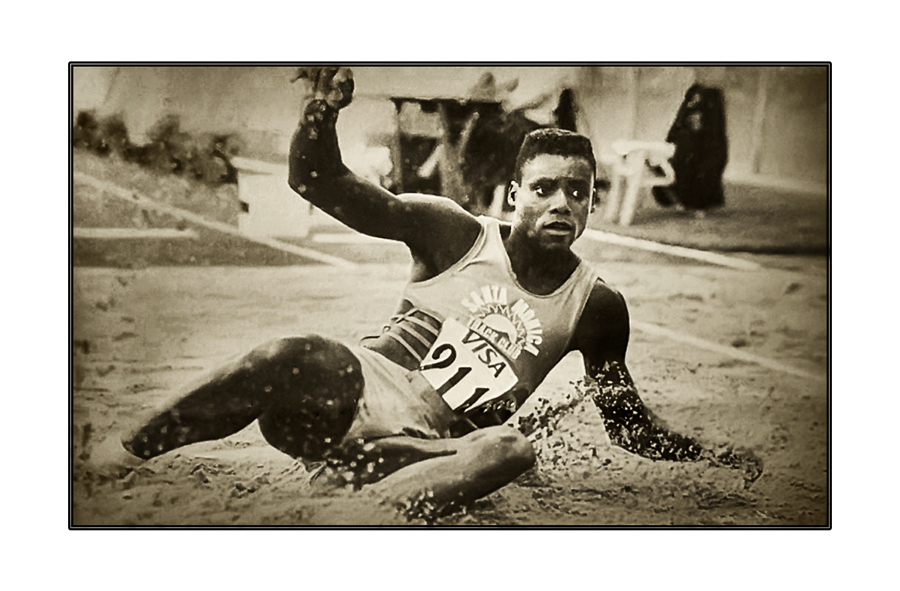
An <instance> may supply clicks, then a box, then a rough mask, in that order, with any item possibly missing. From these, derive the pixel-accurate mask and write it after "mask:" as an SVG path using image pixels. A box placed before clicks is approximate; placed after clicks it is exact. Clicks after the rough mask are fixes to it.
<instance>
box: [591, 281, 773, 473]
mask: <svg viewBox="0 0 900 591" xmlns="http://www.w3.org/2000/svg"><path fill="white" fill-rule="evenodd" d="M629 331H630V322H629V317H628V308H627V306H626V304H625V300H624V298H623V297H622V296H621V294H619V293H618V292H617V291H615V290H613V289H612V288H610V287H608V286H607V285H606V284H604V283H602V282H599V281H598V283H597V285H596V286H595V288H594V292H593V293H592V295H591V298H590V300H589V301H588V305H587V306H586V307H585V311H584V313H583V314H582V317H581V320H580V321H579V324H578V327H577V328H576V333H575V337H574V339H573V346H575V347H576V348H577V349H578V350H580V351H581V353H582V356H583V357H584V367H585V373H586V375H587V380H588V382H589V384H590V386H589V387H590V392H591V397H592V399H593V401H594V404H595V405H596V406H597V408H598V410H599V411H600V414H601V416H602V417H603V424H604V426H605V427H606V431H607V434H608V435H609V438H610V441H611V442H612V443H613V444H614V445H617V446H619V447H621V448H623V449H625V450H628V451H630V452H632V453H636V454H639V455H641V456H643V457H646V458H650V459H653V460H673V461H695V460H701V459H707V460H710V461H711V462H712V463H714V464H715V465H720V466H725V467H730V468H737V469H740V470H742V471H743V473H744V478H745V481H748V482H752V481H753V480H756V478H758V477H759V475H760V474H761V472H762V463H761V462H760V461H759V459H758V458H757V457H756V456H755V455H754V454H752V452H749V451H747V450H741V451H738V450H735V449H733V448H732V447H731V446H722V448H721V449H717V451H715V452H714V451H712V450H711V449H708V448H707V447H704V446H703V445H701V444H700V443H699V442H697V441H696V440H694V439H692V438H690V437H687V436H684V435H681V434H679V433H676V432H674V431H672V430H671V429H670V428H669V427H668V426H667V425H666V424H665V423H664V422H663V421H662V420H661V419H660V418H659V417H657V416H656V415H655V414H654V413H653V412H652V411H651V410H650V409H649V408H647V407H646V406H645V405H644V402H643V400H641V398H640V396H639V395H638V390H637V387H636V386H635V384H634V380H633V379H632V378H631V375H630V374H629V373H628V368H627V367H626V366H625V352H626V349H627V347H628V338H629Z"/></svg>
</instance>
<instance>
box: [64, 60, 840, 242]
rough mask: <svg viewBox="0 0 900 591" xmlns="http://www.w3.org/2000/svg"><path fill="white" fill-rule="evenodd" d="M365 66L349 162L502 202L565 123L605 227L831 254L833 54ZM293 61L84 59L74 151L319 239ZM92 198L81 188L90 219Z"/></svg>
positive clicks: (411, 185)
mask: <svg viewBox="0 0 900 591" xmlns="http://www.w3.org/2000/svg"><path fill="white" fill-rule="evenodd" d="M352 69H353V74H354V78H355V81H356V92H355V94H354V101H353V103H352V104H351V105H350V106H349V107H347V108H346V109H345V110H344V111H343V112H342V115H341V117H340V119H339V125H338V132H339V137H340V141H341V146H342V150H343V154H344V159H345V162H346V164H347V165H348V166H349V167H350V168H351V169H353V170H354V171H355V172H357V173H358V174H361V175H363V176H365V177H367V178H369V179H370V180H372V181H373V182H377V183H379V184H381V185H382V186H384V187H386V188H388V189H390V190H392V191H394V192H422V193H429V194H439V195H445V196H448V197H451V198H453V199H454V200H456V201H458V202H459V203H460V204H461V205H463V207H465V208H467V209H468V210H470V211H472V212H473V213H476V214H487V215H494V216H496V217H505V216H507V215H508V214H509V211H508V209H507V208H505V206H504V199H503V194H504V191H505V188H506V186H507V183H508V182H509V180H510V179H511V177H512V171H513V166H514V160H515V154H516V151H517V149H518V146H519V144H520V142H521V140H522V138H523V137H524V135H525V134H526V133H527V132H529V131H531V130H533V129H536V128H538V127H545V126H557V127H564V128H568V129H572V130H576V131H578V132H580V133H583V134H585V135H587V136H588V137H590V138H591V140H592V142H593V145H594V149H595V152H596V156H597V159H598V164H599V170H598V188H599V189H600V197H601V200H600V205H601V207H600V209H601V211H600V213H599V214H598V215H595V216H594V218H593V221H592V227H594V228H597V229H601V230H608V231H612V232H616V233H618V234H623V235H626V236H630V237H637V238H644V239H650V240H655V241H659V242H664V243H668V244H677V245H682V246H690V247H696V248H703V249H709V250H720V251H748V252H770V253H816V254H824V253H827V252H828V240H827V234H828V221H827V216H828V213H827V182H828V98H829V71H828V68H827V66H825V65H789V66H744V65H726V66H709V65H696V66H690V65H685V66H574V67H555V66H535V67H515V66H490V65H480V66H378V67H372V66H363V67H353V68H352ZM295 72H296V70H295V68H293V67H287V66H285V67H250V66H238V67H234V66H227V67H226V66H222V67H218V66H202V67H187V66H166V67H142V66H120V67H95V66H74V67H73V68H72V93H73V94H72V107H73V113H72V116H73V145H74V147H75V155H76V159H80V158H82V156H85V155H86V154H90V155H91V156H93V157H97V156H99V157H102V158H106V157H109V156H112V160H113V161H115V162H121V163H127V164H137V165H140V166H142V167H143V168H145V169H148V170H155V171H156V172H163V173H173V174H175V175H177V176H180V177H182V178H187V179H189V180H190V181H192V182H193V181H200V182H201V183H204V184H205V185H206V186H207V187H211V188H212V190H213V191H214V192H216V195H217V197H216V199H215V202H216V205H215V207H214V208H213V209H216V212H215V213H214V214H213V212H211V211H210V210H209V208H207V209H202V208H201V209H197V208H198V207H199V206H198V205H197V204H196V203H195V204H193V205H192V206H193V207H194V209H195V210H196V211H197V212H198V213H202V214H206V215H213V216H214V217H216V218H217V219H219V220H221V221H225V222H227V223H231V224H234V225H236V226H237V227H239V228H240V229H241V231H242V232H243V233H245V234H247V235H264V236H273V237H281V238H286V239H302V238H305V237H307V236H308V235H309V232H310V230H311V228H314V227H315V226H316V225H317V224H319V223H322V220H321V219H320V217H317V215H316V214H317V212H315V211H314V210H313V209H311V208H308V207H307V206H306V205H305V204H304V203H302V202H301V201H299V200H298V199H297V198H296V197H295V196H294V195H293V194H291V193H290V191H289V190H287V188H286V183H285V182H284V178H285V176H284V175H286V168H285V167H286V161H287V153H288V148H289V144H290V138H291V134H292V133H293V131H294V129H295V128H296V124H297V121H298V118H299V115H300V112H301V109H302V107H303V105H304V101H305V95H306V92H307V91H308V87H307V86H306V84H305V82H302V81H301V82H297V83H292V79H293V78H294V76H295ZM692 91H696V94H695V95H694V98H692V96H691V92H692ZM701 96H703V97H706V98H703V100H702V101H701V102H705V104H706V106H705V107H704V106H702V105H701V106H698V104H697V101H699V100H700V98H699V97H701ZM78 162H79V163H81V164H82V165H85V166H86V164H85V163H86V162H93V161H91V160H78ZM76 168H77V166H76ZM95 172H96V171H95ZM120 180H121V179H120ZM120 184H122V183H121V182H120ZM125 184H127V183H125ZM223 187H224V188H223ZM204 190H206V189H204ZM229 190H232V193H233V194H232V195H231V197H228V196H226V195H225V194H226V193H228V191H229ZM194 192H195V193H196V191H194ZM164 193H166V195H167V198H168V199H169V200H170V202H172V203H174V204H176V205H180V206H184V205H191V204H186V203H184V202H183V201H184V200H183V199H182V200H181V201H182V202H181V203H177V202H178V201H179V200H178V199H175V200H174V201H172V199H173V198H172V197H171V195H169V193H171V191H164ZM201 201H202V200H201ZM87 209H90V208H89V207H88V208H87ZM87 209H85V208H80V207H79V206H78V202H76V217H77V214H78V211H79V210H81V211H82V213H86V212H87ZM226 210H227V211H226ZM231 210H233V211H231ZM228 211H230V212H231V213H228ZM706 214H710V217H709V218H707V217H706ZM83 217H84V216H82V218H83ZM82 221H84V220H82ZM86 223H88V225H97V224H98V223H99V221H97V220H94V221H91V220H87V222H86ZM78 225H79V224H76V226H78ZM82 225H83V224H82ZM86 236H87V234H82V237H86ZM76 238H79V236H78V235H76ZM82 245H84V243H82ZM76 250H77V249H76Z"/></svg>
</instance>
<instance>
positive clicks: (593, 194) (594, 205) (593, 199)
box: [588, 188, 599, 213]
mask: <svg viewBox="0 0 900 591" xmlns="http://www.w3.org/2000/svg"><path fill="white" fill-rule="evenodd" d="M598 199H599V197H597V189H596V188H593V189H591V208H590V209H589V210H588V213H594V210H595V209H597V200H598Z"/></svg>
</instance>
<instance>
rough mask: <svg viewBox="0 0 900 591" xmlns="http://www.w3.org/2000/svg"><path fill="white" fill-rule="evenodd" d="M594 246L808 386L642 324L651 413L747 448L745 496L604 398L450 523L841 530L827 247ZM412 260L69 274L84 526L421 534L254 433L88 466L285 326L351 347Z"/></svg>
mask: <svg viewBox="0 0 900 591" xmlns="http://www.w3.org/2000/svg"><path fill="white" fill-rule="evenodd" d="M595 248H596V247H588V246H584V247H582V253H583V254H584V255H585V256H587V257H588V258H589V260H592V261H594V262H595V264H596V265H597V267H598V268H599V269H600V270H601V275H602V276H603V277H604V278H605V279H606V280H607V281H609V282H610V283H612V284H614V285H616V286H617V287H618V288H619V289H620V290H621V291H622V292H623V293H624V294H625V296H626V299H627V301H628V304H629V307H630V310H631V314H632V317H633V318H634V319H635V320H638V321H640V322H645V323H652V324H654V325H658V326H662V327H665V328H667V329H669V330H672V331H676V332H679V333H683V334H687V335H690V336H692V337H696V338H699V339H704V340H707V341H710V342H714V343H717V344H719V345H722V346H724V347H731V348H734V349H736V350H741V351H745V352H749V353H752V354H754V355H758V356H763V357H767V358H770V359H773V360H777V361H778V362H780V363H783V364H786V365H790V366H792V367H795V368H797V369H800V370H803V371H804V372H807V373H811V374H814V375H818V376H821V378H822V379H808V378H802V377H799V376H796V375H788V374H785V373H784V372H778V371H775V370H773V369H771V368H766V367H762V366H759V365H757V364H753V363H748V362H746V361H742V360H740V359H737V358H735V357H732V356H728V355H725V354H723V353H720V352H715V351H710V350H703V349H699V348H696V347H691V346H689V345H686V344H685V343H683V342H677V341H675V340H672V339H669V338H665V337H664V336H660V335H656V334H648V333H644V332H641V331H640V330H638V329H635V330H633V332H632V338H631V345H630V349H629V356H628V363H629V367H630V369H631V373H632V374H633V375H634V377H635V380H636V381H637V384H638V386H639V388H640V390H641V392H642V395H643V397H644V399H645V401H646V402H647V404H648V406H650V407H651V408H653V409H654V410H655V411H656V412H657V414H659V415H660V416H661V417H663V418H664V419H665V420H666V421H667V422H669V423H670V425H671V426H673V427H674V428H675V429H677V430H680V431H682V432H685V433H688V434H692V435H695V436H697V437H698V438H700V439H701V440H703V441H708V442H722V443H724V442H732V443H735V444H737V445H742V446H745V447H749V448H751V449H753V450H754V451H755V452H756V453H757V454H758V455H760V456H761V457H762V458H763V460H764V461H765V472H764V474H763V475H762V477H761V478H760V479H759V480H758V481H756V482H755V483H754V484H753V485H752V486H750V487H749V488H747V487H745V483H744V481H743V479H742V478H741V477H740V476H739V475H738V474H736V473H734V472H732V471H729V470H724V469H719V468H713V467H710V466H709V465H708V464H707V463H705V462H698V463H687V464H679V463H671V462H653V461H650V460H645V459H643V458H640V457H637V456H633V455H631V454H628V453H626V452H624V451H622V450H620V449H618V448H615V447H613V446H611V445H610V444H609V441H608V439H607V437H606V434H605V432H604V429H603V426H602V424H601V422H600V419H599V416H598V415H597V412H596V411H595V410H594V409H593V408H592V406H591V405H590V403H585V404H581V405H579V406H576V407H575V408H574V409H573V410H572V412H570V413H568V414H567V415H565V416H564V417H563V418H562V419H561V421H560V424H559V427H558V428H557V429H556V430H555V431H554V432H553V433H551V434H550V436H549V437H546V438H544V439H542V440H540V441H539V442H538V444H537V447H538V452H539V464H538V466H537V468H536V469H535V470H534V471H533V472H531V473H529V474H526V475H525V476H523V477H522V478H520V479H519V480H517V481H516V482H514V483H513V484H511V485H510V486H508V487H506V488H504V489H502V490H500V491H498V492H496V493H494V494H493V495H490V496H489V497H487V498H486V499H483V500H482V501H479V502H478V503H476V504H475V505H474V506H472V507H470V508H469V509H468V510H467V511H465V512H461V513H457V514H454V515H451V516H448V517H445V518H442V519H441V520H439V521H438V522H437V525H445V526H569V525H581V526H600V527H603V526H723V525H724V526H779V527H785V526H806V527H810V526H812V527H815V526H822V527H824V526H827V525H829V505H828V500H829V490H828V484H829V478H828V468H829V463H828V449H829V448H828V444H829V442H828V435H829V431H828V420H829V415H828V392H827V383H826V380H825V377H826V373H827V362H828V359H827V354H828V335H827V329H828V324H827V305H828V299H827V274H826V271H827V269H826V259H825V258H824V257H806V258H785V257H777V260H776V259H775V258H774V257H773V258H772V259H769V258H766V257H753V259H752V260H754V261H758V262H760V263H761V264H763V266H764V268H763V270H762V271H758V272H745V271H737V270H731V269H724V268H717V267H714V266H708V265H702V264H694V263H690V262H686V261H673V260H669V259H654V258H648V257H646V256H644V257H643V258H640V259H638V262H635V261H634V260H628V256H627V255H626V256H622V257H619V260H605V258H604V257H600V256H599V255H597V254H596V253H595V252H593V250H594V249H595ZM405 273H406V265H405V264H364V265H362V267H361V269H360V271H359V273H357V274H354V275H348V273H347V272H345V271H342V270H339V269H335V268H332V267H326V266H320V265H314V266H282V267H268V268H262V267H258V268H251V267H204V268H198V267H150V268H145V269H136V270H128V269H115V268H86V267H77V268H75V269H74V278H73V282H74V285H73V290H74V293H73V298H74V301H73V306H74V309H73V319H74V326H73V331H74V334H73V341H74V342H73V355H74V358H73V384H74V391H73V398H72V409H73V416H72V444H73V460H74V464H73V465H74V470H73V472H74V473H73V489H72V512H71V521H72V523H71V524H72V525H74V526H76V527H78V526H138V527H145V526H149V527H155V526H323V525H324V526H328V525H424V524H425V523H424V521H413V522H411V523H410V522H407V521H406V520H405V519H403V518H401V517H400V516H399V515H397V514H395V513H393V512H391V511H387V510H385V509H383V508H380V507H377V506H375V505H374V504H373V503H372V502H371V501H370V500H369V499H367V498H366V497H365V495H360V494H357V495H338V496H333V497H321V496H317V495H316V494H315V492H314V491H313V490H311V489H310V488H309V487H308V485H307V477H306V472H305V470H304V469H303V467H302V466H301V465H300V464H298V463H296V462H294V461H293V460H291V459H290V458H288V457H287V456H284V455H283V454H281V453H280V452H278V451H276V450H274V449H272V448H270V447H269V446H268V445H267V444H266V443H265V441H264V440H263V439H262V437H261V435H260V434H259V431H258V429H257V428H256V426H255V425H251V426H250V427H248V428H247V429H245V430H243V431H241V432H240V433H238V434H236V435H234V436H232V437H230V438H228V439H226V440H224V441H219V442H210V443H203V444H197V445H194V446H190V447H187V448H184V449H182V450H180V451H178V452H174V453H171V454H167V455H165V456H161V457H159V458H156V459H154V460H151V461H150V462H148V463H147V464H146V465H145V466H143V467H142V468H140V469H139V470H138V471H137V472H136V473H134V474H133V475H131V476H129V477H128V478H126V479H125V480H123V481H115V482H111V481H102V480H99V479H97V478H96V477H94V476H93V475H87V474H85V473H84V472H83V470H82V467H81V458H82V457H83V456H84V454H86V453H90V449H91V446H92V445H93V444H94V443H95V442H97V441H99V440H100V439H102V438H103V437H104V436H105V435H106V434H108V433H109V432H111V431H112V430H113V429H116V428H120V427H122V426H123V425H125V424H127V423H128V422H130V421H132V420H134V419H135V417H138V416H140V415H141V413H146V412H148V411H149V410H150V409H152V408H153V407H155V406H156V405H158V404H159V403H161V402H162V401H163V400H165V399H166V396H167V394H168V391H169V390H170V389H172V388H174V387H176V386H178V385H180V384H182V383H184V382H186V381H189V380H192V379H195V378H197V377H199V376H201V375H202V374H203V373H204V372H205V371H207V370H209V369H210V368H212V367H214V366H216V365H218V364H220V363H222V362H223V361H225V360H227V359H228V358H230V357H232V356H234V355H239V354H241V353H243V352H245V351H246V350H247V349H249V348H250V347H252V346H254V345H256V344H258V343H260V342H262V341H265V340H267V339H269V338H272V337H277V336H283V335H292V334H304V333H321V334H325V335H328V336H332V337H335V338H339V339H342V340H345V341H348V342H355V341H356V340H358V339H359V338H360V337H362V336H363V335H365V334H369V333H370V332H372V331H374V330H377V329H378V328H379V327H380V326H381V324H382V323H383V322H384V321H385V320H386V319H387V317H388V316H389V315H390V313H391V312H392V310H393V308H394V306H395V304H396V297H397V294H398V293H399V290H400V287H401V285H402V282H403V279H404V277H405ZM580 363H581V361H580V359H579V358H578V357H577V356H576V355H572V356H570V357H568V358H566V359H565V360H564V361H563V363H562V364H561V365H560V366H559V367H558V368H557V370H555V371H554V372H553V373H552V374H551V375H550V376H549V377H548V379H547V380H546V381H545V382H544V384H543V385H542V386H541V387H540V388H539V390H538V391H537V392H536V393H535V395H534V396H533V397H532V399H531V400H530V401H529V404H528V405H526V407H525V408H523V409H522V411H520V412H523V413H527V412H529V410H530V409H531V408H532V406H533V405H534V404H540V400H548V401H549V403H550V404H556V403H559V402H560V401H561V400H562V399H563V398H564V397H565V396H566V395H567V393H570V392H571V391H572V387H571V385H570V382H571V381H572V380H575V379H577V378H578V377H580Z"/></svg>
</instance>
